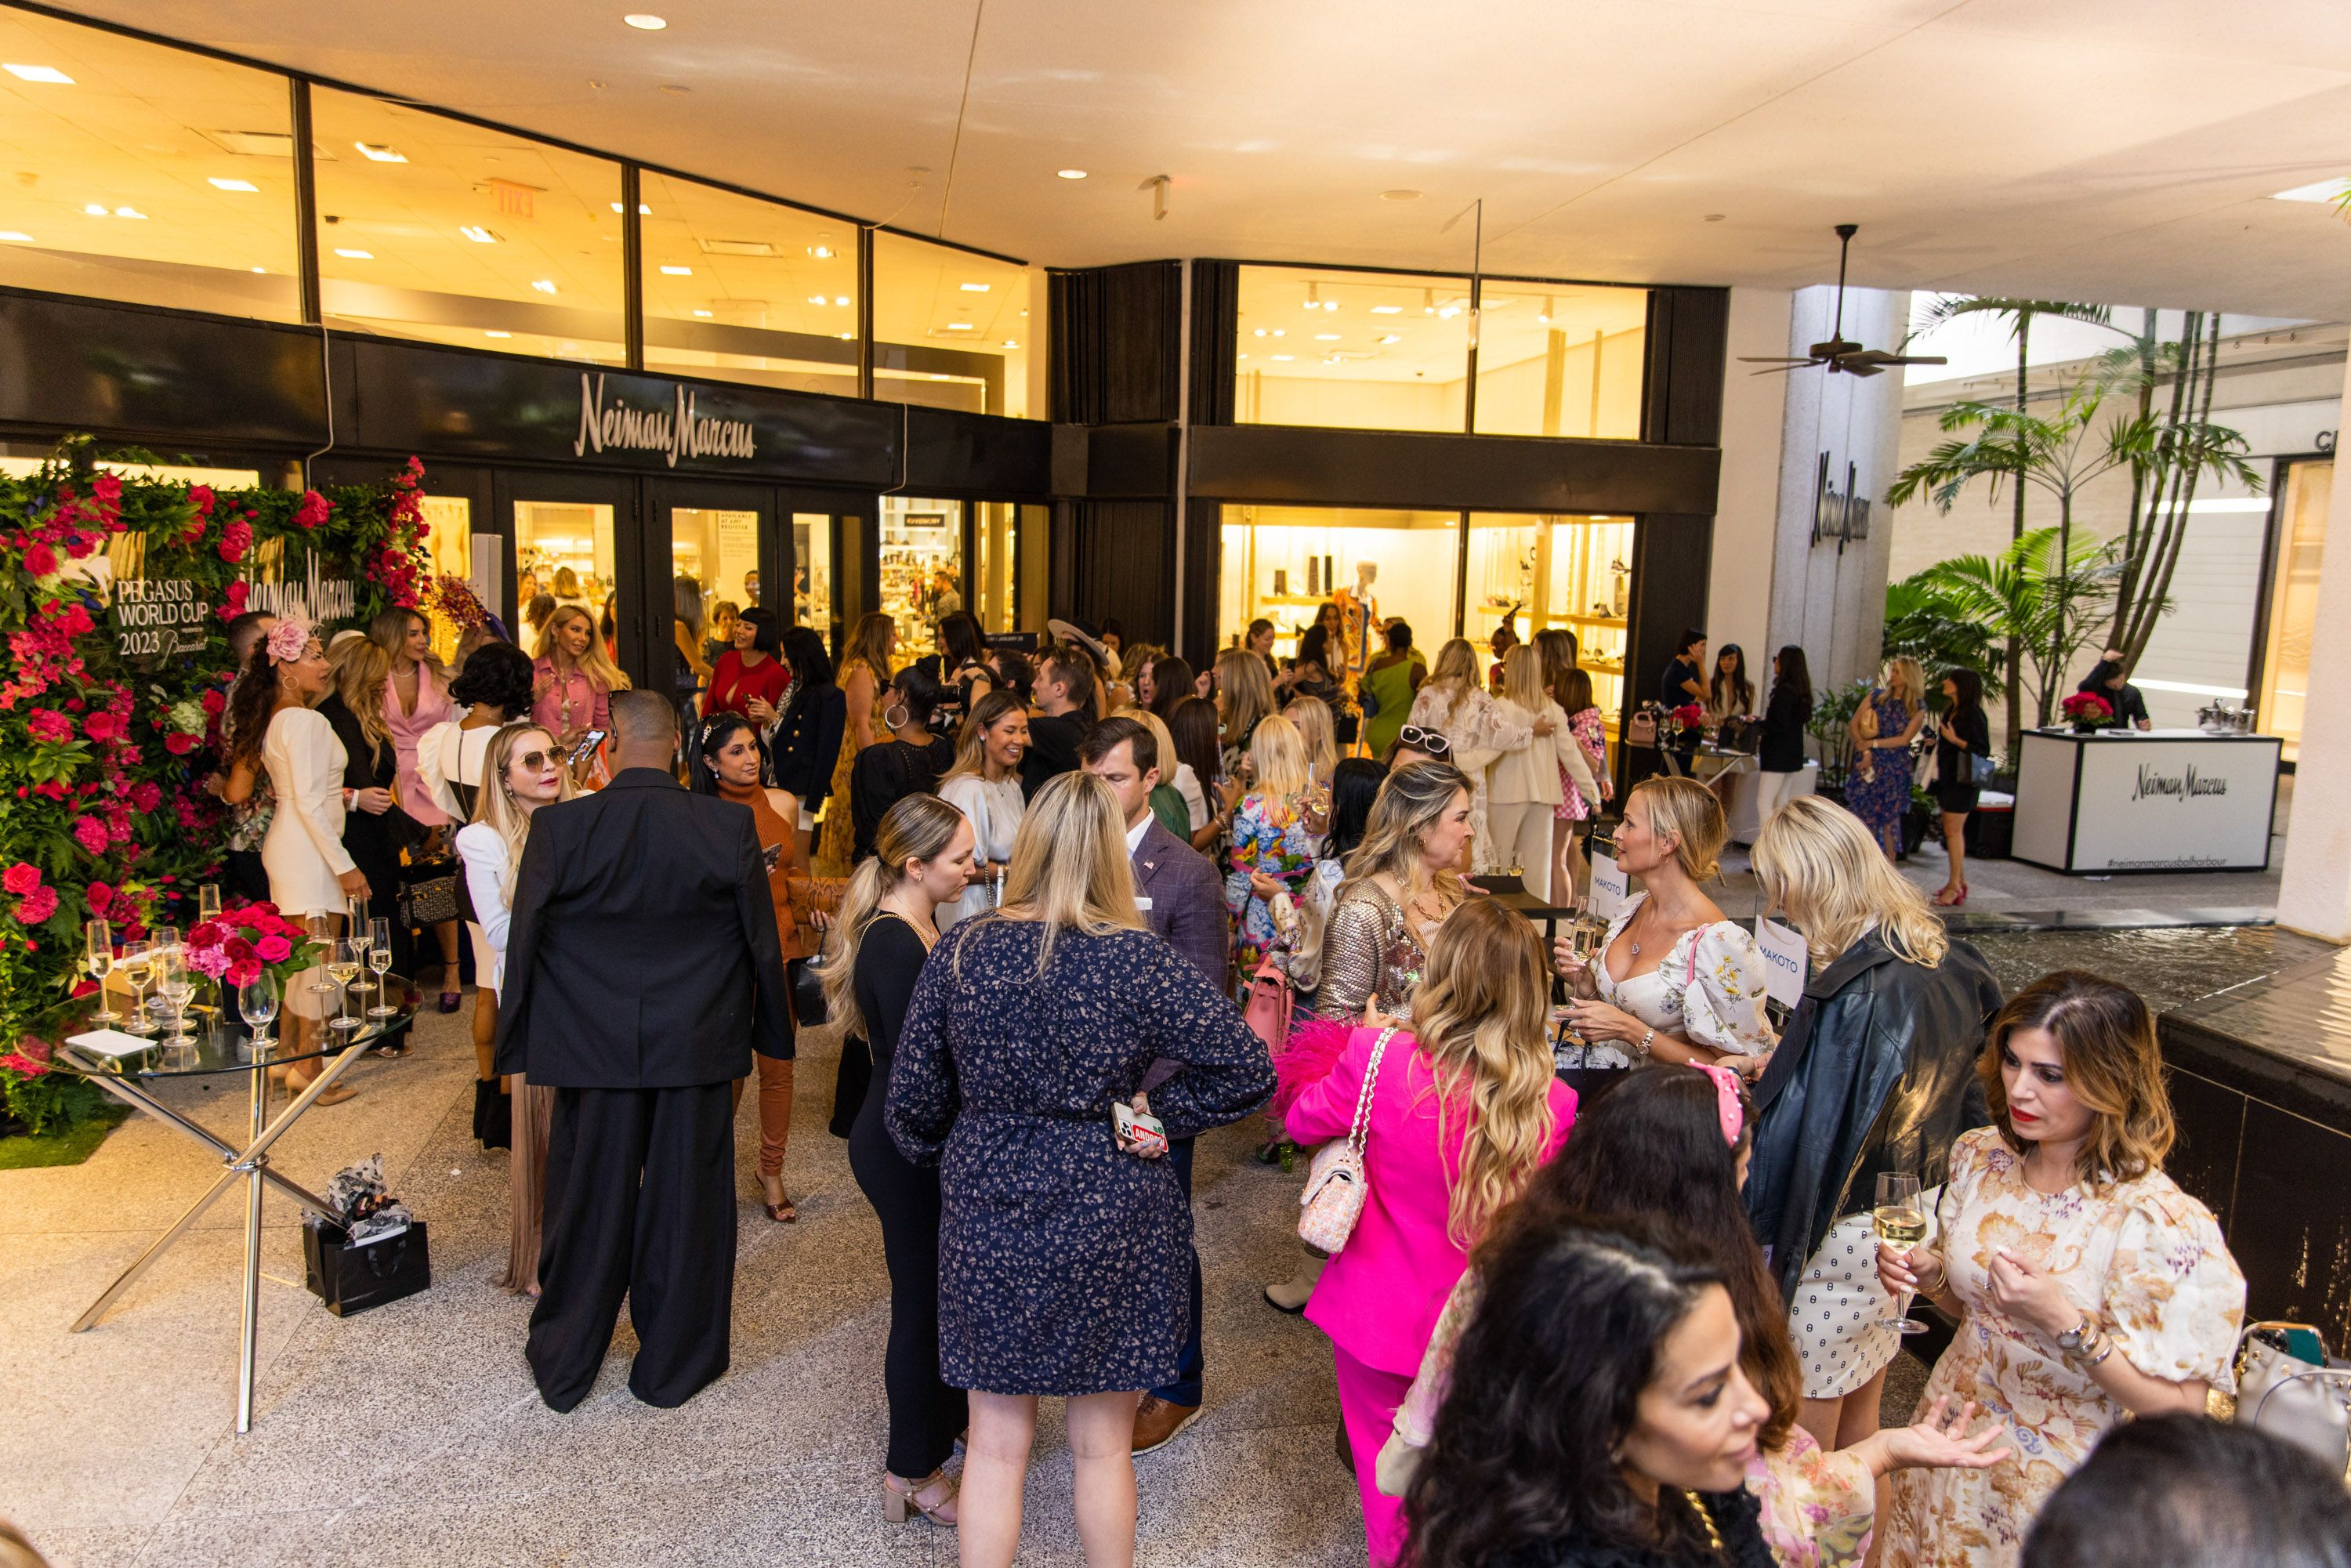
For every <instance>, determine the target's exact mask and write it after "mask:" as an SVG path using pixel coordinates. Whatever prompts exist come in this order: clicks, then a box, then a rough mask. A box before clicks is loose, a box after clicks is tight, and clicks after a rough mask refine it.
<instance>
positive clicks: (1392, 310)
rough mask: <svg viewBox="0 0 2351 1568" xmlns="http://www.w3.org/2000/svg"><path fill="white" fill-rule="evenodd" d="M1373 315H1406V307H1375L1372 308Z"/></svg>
mask: <svg viewBox="0 0 2351 1568" xmlns="http://www.w3.org/2000/svg"><path fill="white" fill-rule="evenodd" d="M1372 314H1373V315H1374V316H1401V315H1403V314H1404V307H1403V306H1401V305H1374V306H1373V307H1372Z"/></svg>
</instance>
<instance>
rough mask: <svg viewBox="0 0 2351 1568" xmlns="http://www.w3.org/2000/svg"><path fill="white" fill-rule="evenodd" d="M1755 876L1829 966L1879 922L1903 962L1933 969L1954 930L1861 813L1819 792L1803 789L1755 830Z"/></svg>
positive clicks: (1773, 905)
mask: <svg viewBox="0 0 2351 1568" xmlns="http://www.w3.org/2000/svg"><path fill="white" fill-rule="evenodd" d="M1752 858H1753V863H1754V867H1755V881H1756V883H1757V885H1758V886H1760V887H1761V889H1762V890H1763V904H1764V907H1765V908H1766V909H1767V910H1771V911H1774V912H1777V913H1780V914H1783V915H1787V916H1788V918H1789V919H1791V920H1792V921H1794V922H1795V923H1796V924H1797V925H1800V926H1802V928H1803V932H1804V940H1805V942H1806V944H1807V945H1808V946H1809V947H1810V949H1811V953H1812V959H1813V965H1814V967H1824V966H1826V965H1827V964H1829V963H1830V962H1832V961H1833V960H1834V959H1835V958H1836V957H1837V956H1838V955H1839V954H1841V953H1843V952H1844V951H1845V950H1846V949H1847V948H1849V947H1851V946H1853V945H1854V944H1855V943H1856V942H1858V941H1860V940H1861V938H1862V935H1863V933H1865V932H1866V931H1867V930H1868V929H1869V928H1870V927H1871V926H1873V925H1875V926H1876V928H1877V930H1878V933H1879V935H1880V936H1883V937H1884V938H1885V941H1886V949H1887V950H1888V951H1889V952H1891V953H1892V954H1893V955H1894V956H1896V957H1897V958H1900V959H1902V960H1903V961H1904V962H1905V963H1910V964H1917V965H1919V966H1920V967H1925V968H1929V969H1931V968H1933V967H1935V966H1937V965H1938V964H1940V963H1941V962H1942V961H1943V955H1944V953H1946V952H1947V951H1949V947H1950V936H1949V933H1947V932H1946V931H1945V930H1944V927H1943V923H1942V922H1941V921H1940V920H1938V919H1937V918H1936V917H1935V912H1934V910H1933V909H1932V908H1930V907H1928V903H1927V895H1926V894H1923V893H1921V892H1919V891H1918V888H1917V884H1916V883H1912V882H1911V881H1910V879H1909V878H1907V877H1906V876H1904V875H1903V874H1902V873H1900V872H1897V871H1896V870H1895V869H1894V866H1893V863H1892V862H1889V861H1887V860H1886V852H1885V851H1884V850H1881V849H1879V848H1878V847H1877V845H1876V842H1874V841H1872V840H1871V838H1870V836H1869V830H1868V829H1867V828H1865V827H1863V826H1862V825H1861V821H1860V819H1858V818H1856V817H1855V816H1854V814H1853V813H1852V812H1850V811H1848V810H1845V809H1844V807H1842V806H1835V805H1832V804H1830V803H1829V802H1828V801H1826V800H1822V799H1821V798H1820V797H1819V796H1817V795H1799V796H1797V797H1796V798H1795V799H1794V800H1791V801H1789V802H1788V803H1787V804H1786V805H1784V806H1782V807H1781V808H1780V809H1779V810H1776V811H1774V812H1772V813H1771V820H1770V821H1767V822H1765V823H1764V824H1763V831H1761V832H1760V833H1758V834H1757V835H1756V836H1755V851H1754V855H1753V857H1752Z"/></svg>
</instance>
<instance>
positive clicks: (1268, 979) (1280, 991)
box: [1241, 953, 1297, 1053]
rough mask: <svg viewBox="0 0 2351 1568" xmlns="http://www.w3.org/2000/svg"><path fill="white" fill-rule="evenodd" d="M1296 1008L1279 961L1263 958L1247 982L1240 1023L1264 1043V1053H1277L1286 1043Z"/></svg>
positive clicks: (1271, 956) (1295, 1001)
mask: <svg viewBox="0 0 2351 1568" xmlns="http://www.w3.org/2000/svg"><path fill="white" fill-rule="evenodd" d="M1296 1006H1297V997H1296V995H1295V994H1294V993H1293V992H1292V991H1291V990H1290V976H1289V975H1288V974H1287V973H1286V972H1285V971H1284V970H1283V969H1282V967H1281V960H1280V958H1278V957H1276V956H1274V955H1272V954H1270V953H1269V954H1267V955H1266V956H1265V959H1264V961H1263V962H1261V963H1259V965H1258V967H1257V974H1256V976H1255V977H1253V978H1252V979H1251V980H1250V981H1249V1000H1248V1002H1247V1003H1246V1004H1245V1005H1244V1006H1243V1007H1242V1009H1241V1019H1242V1020H1243V1021H1244V1022H1246V1023H1247V1024H1248V1025H1249V1028H1250V1029H1251V1030H1254V1031H1256V1034H1257V1037H1258V1039H1259V1040H1263V1041H1265V1049H1266V1050H1267V1051H1268V1052H1270V1053H1271V1052H1279V1051H1280V1050H1281V1049H1282V1047H1283V1046H1285V1045H1286V1044H1288V1043H1289V1041H1290V1012H1291V1010H1292V1009H1294V1008H1295V1007H1296Z"/></svg>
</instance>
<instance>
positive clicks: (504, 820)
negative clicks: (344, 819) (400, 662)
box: [369, 643, 577, 904]
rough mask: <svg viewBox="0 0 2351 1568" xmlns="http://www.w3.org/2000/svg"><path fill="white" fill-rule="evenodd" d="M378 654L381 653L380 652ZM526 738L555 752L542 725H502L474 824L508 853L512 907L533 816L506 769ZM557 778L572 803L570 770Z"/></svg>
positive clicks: (560, 792)
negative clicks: (493, 836) (492, 835)
mask: <svg viewBox="0 0 2351 1568" xmlns="http://www.w3.org/2000/svg"><path fill="white" fill-rule="evenodd" d="M369 645H370V646H371V647H372V646H374V644H372V643H371V644H369ZM376 651H377V652H378V653H381V652H382V650H381V649H380V648H379V649H377V650H376ZM527 735H536V736H541V737H545V738H546V741H547V748H548V749H549V751H552V750H554V749H555V737H553V736H551V735H549V734H548V733H547V728H546V727H545V726H543V725H540V724H537V723H534V722H533V721H531V720H529V719H523V720H520V721H518V722H517V723H514V724H504V725H500V726H499V727H498V729H497V733H496V734H495V735H493V736H491V737H490V744H489V748H488V750H486V752H484V753H483V756H482V787H481V789H478V790H476V791H475V794H474V821H477V822H480V823H483V824H485V825H486V826H487V827H488V828H489V830H490V831H492V832H494V833H496V834H497V836H498V841H499V842H500V843H502V844H504V845H505V846H506V849H507V869H506V873H505V874H504V875H503V876H501V877H500V878H499V879H498V891H499V892H500V893H502V894H505V895H506V898H507V902H508V903H509V904H511V903H512V902H513V901H514V887H515V873H517V871H519V870H521V869H522V847H523V845H524V843H525V842H526V841H528V839H529V838H530V813H529V812H528V811H526V810H523V809H522V801H521V800H518V799H517V797H516V795H515V792H514V786H512V785H510V784H508V783H507V764H508V763H509V762H511V761H513V760H514V753H515V747H517V746H518V745H520V744H521V742H522V737H524V736H527ZM555 775H556V783H555V799H556V800H570V799H571V798H572V796H573V795H574V794H576V793H577V791H576V790H574V789H573V788H572V786H571V769H569V768H557V769H556V770H555ZM553 803H554V802H552V801H550V802H549V804H553Z"/></svg>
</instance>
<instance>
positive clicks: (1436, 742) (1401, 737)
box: [1396, 724, 1453, 757]
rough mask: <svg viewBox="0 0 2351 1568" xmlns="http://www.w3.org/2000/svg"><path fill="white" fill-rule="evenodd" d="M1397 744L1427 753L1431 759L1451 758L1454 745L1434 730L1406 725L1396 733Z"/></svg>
mask: <svg viewBox="0 0 2351 1568" xmlns="http://www.w3.org/2000/svg"><path fill="white" fill-rule="evenodd" d="M1396 744H1397V745H1398V746H1402V747H1409V748H1410V749H1412V750H1414V751H1426V753H1428V755H1430V756H1431V757H1450V756H1452V755H1453V743H1452V742H1451V741H1449V740H1447V739H1446V738H1445V737H1443V736H1441V735H1439V734H1437V731H1435V730H1433V729H1423V728H1421V727H1420V726H1418V725H1416V724H1408V725H1405V727H1403V728H1402V729H1400V730H1398V731H1396Z"/></svg>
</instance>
